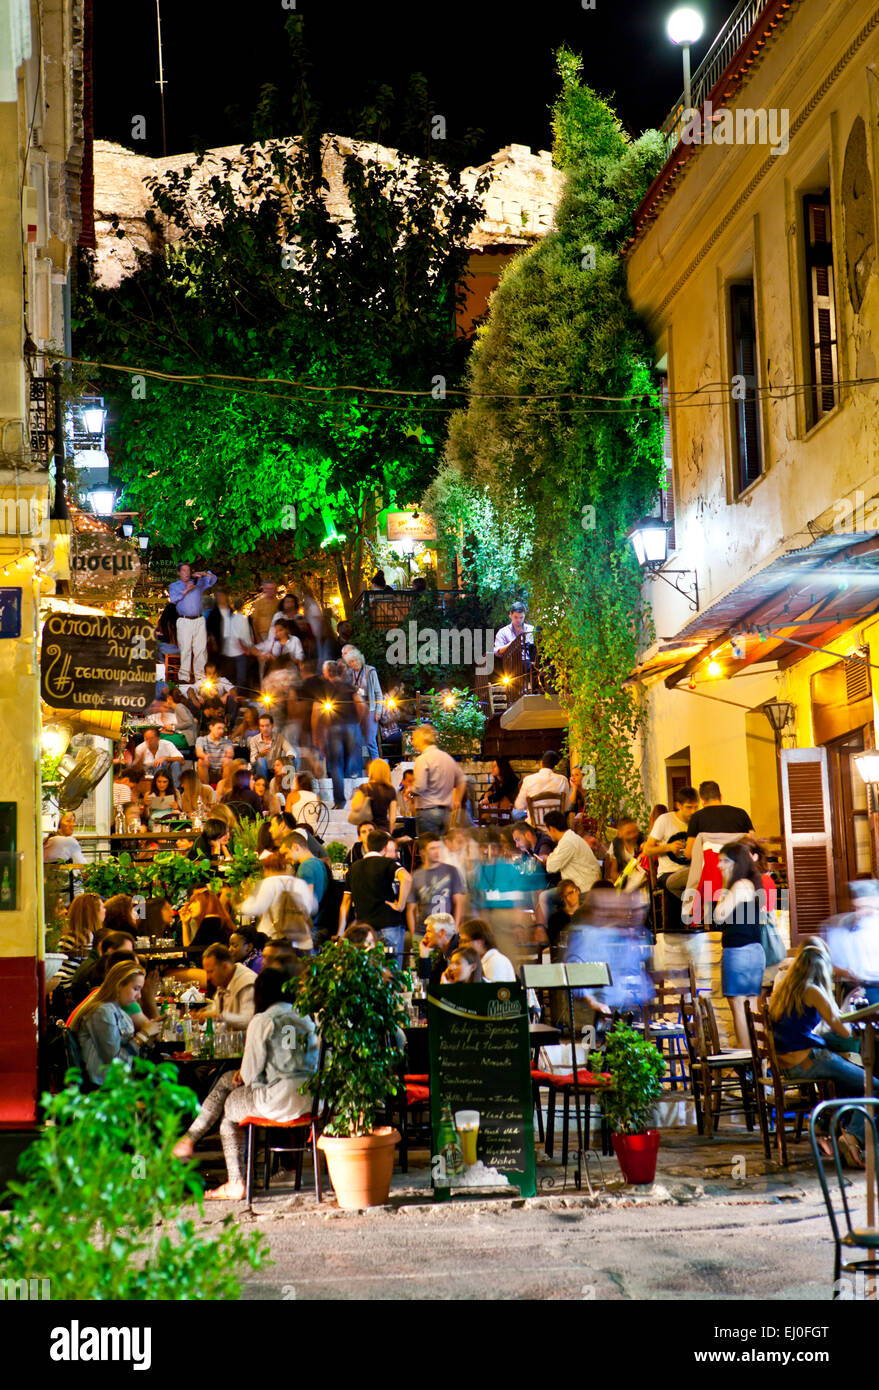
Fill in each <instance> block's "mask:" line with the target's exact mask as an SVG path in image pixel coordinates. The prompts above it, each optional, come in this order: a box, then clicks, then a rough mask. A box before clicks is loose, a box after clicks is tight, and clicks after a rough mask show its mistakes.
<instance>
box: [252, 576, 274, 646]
mask: <svg viewBox="0 0 879 1390" xmlns="http://www.w3.org/2000/svg"><path fill="white" fill-rule="evenodd" d="M260 587H261V588H262V593H261V594H260V596H259V598H258V599H257V600H256V602H255V603H254V605H253V608H252V610H251V613H250V625H251V627H252V628H253V640H254V646H257V647H258V646H260V645H261V644H262V643H263V642H264V641H265V640H266V638H267V637H268V635H269V632H270V630H271V626H272V618H274V616H275V614H276V613H277V611H278V586H277V584H276V583H275V581H274V579H264V580H263V582H262V585H261V586H260Z"/></svg>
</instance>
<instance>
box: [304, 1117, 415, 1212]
mask: <svg viewBox="0 0 879 1390" xmlns="http://www.w3.org/2000/svg"><path fill="white" fill-rule="evenodd" d="M399 1142H400V1132H399V1130H396V1129H391V1127H390V1126H389V1125H383V1126H382V1127H381V1128H380V1129H376V1130H373V1132H372V1134H362V1135H357V1136H356V1137H352V1138H339V1137H337V1136H336V1135H334V1134H322V1135H321V1137H320V1138H319V1139H318V1141H317V1146H318V1148H319V1149H323V1151H324V1153H325V1154H326V1158H327V1167H328V1168H329V1170H330V1182H331V1183H332V1184H333V1191H334V1192H335V1194H336V1200H337V1201H338V1203H339V1206H340V1207H347V1208H349V1209H353V1208H361V1207H381V1206H384V1204H385V1202H386V1201H387V1200H388V1193H389V1192H390V1190H391V1176H392V1174H393V1171H394V1149H395V1148H396V1146H397V1144H399Z"/></svg>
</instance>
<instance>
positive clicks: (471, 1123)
mask: <svg viewBox="0 0 879 1390" xmlns="http://www.w3.org/2000/svg"><path fill="white" fill-rule="evenodd" d="M455 1128H456V1129H457V1131H458V1137H459V1139H460V1140H461V1154H462V1157H463V1159H464V1164H465V1166H466V1167H467V1168H472V1167H473V1164H474V1163H475V1162H476V1141H477V1139H478V1138H479V1111H478V1110H456V1111H455Z"/></svg>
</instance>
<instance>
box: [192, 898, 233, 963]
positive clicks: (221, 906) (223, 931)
mask: <svg viewBox="0 0 879 1390" xmlns="http://www.w3.org/2000/svg"><path fill="white" fill-rule="evenodd" d="M234 930H235V923H234V922H233V920H232V918H231V916H230V915H229V909H228V908H227V906H226V904H225V903H224V902H223V901H222V899H220V898H218V897H217V895H216V893H212V892H211V890H210V888H196V889H195V890H194V891H193V892H192V893H191V894H190V897H189V900H188V901H187V902H185V903H184V904H183V906H182V907H181V909H180V931H181V936H182V938H183V948H184V950H185V951H186V953H187V955H192V956H198V957H200V956H201V953H202V951H204V950H206V948H207V947H208V946H213V945H214V943H215V942H217V941H220V942H222V944H223V945H224V946H227V945H228V944H229V938H230V937H231V935H232V933H233V931H234Z"/></svg>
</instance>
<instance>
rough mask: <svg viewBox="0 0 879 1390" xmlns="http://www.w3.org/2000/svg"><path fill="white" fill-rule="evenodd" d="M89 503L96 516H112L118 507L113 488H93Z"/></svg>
mask: <svg viewBox="0 0 879 1390" xmlns="http://www.w3.org/2000/svg"><path fill="white" fill-rule="evenodd" d="M89 501H90V502H91V504H92V511H93V512H94V514H95V516H112V515H113V508H114V507H115V506H116V494H115V492H114V491H113V489H112V488H111V487H93V488H92V490H91V492H90V493H89Z"/></svg>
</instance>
